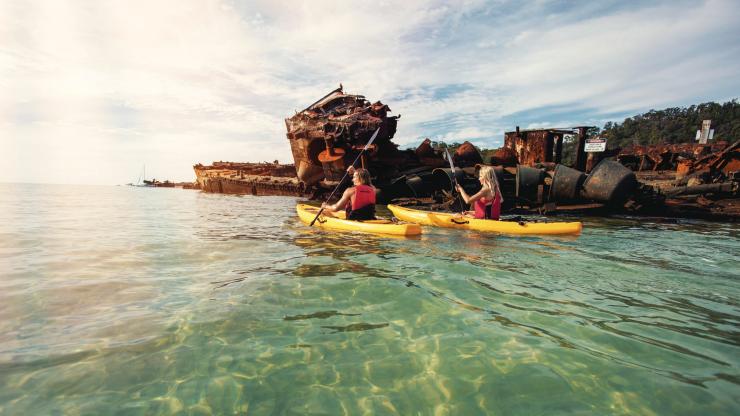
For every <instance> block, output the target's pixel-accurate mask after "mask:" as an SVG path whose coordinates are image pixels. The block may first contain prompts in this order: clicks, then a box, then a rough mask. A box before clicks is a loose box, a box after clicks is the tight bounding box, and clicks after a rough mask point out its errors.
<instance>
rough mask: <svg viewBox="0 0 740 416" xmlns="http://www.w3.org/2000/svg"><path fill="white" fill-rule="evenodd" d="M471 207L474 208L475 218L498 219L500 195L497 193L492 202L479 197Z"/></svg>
mask: <svg viewBox="0 0 740 416" xmlns="http://www.w3.org/2000/svg"><path fill="white" fill-rule="evenodd" d="M473 207H474V208H475V218H477V219H481V220H482V219H488V220H498V219H499V218H500V217H501V195H499V194H498V193H497V194H496V196H495V197H494V198H493V202H492V203H491V202H490V201H489V200H487V199H485V198H481V199H479V200H477V201H475V204H473Z"/></svg>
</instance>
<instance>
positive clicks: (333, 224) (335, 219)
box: [295, 204, 421, 236]
mask: <svg viewBox="0 0 740 416" xmlns="http://www.w3.org/2000/svg"><path fill="white" fill-rule="evenodd" d="M319 209H320V208H319V207H314V206H311V205H306V204H298V205H296V207H295V210H296V212H298V217H299V218H300V219H301V221H302V222H303V223H304V224H311V221H313V219H314V218H315V217H316V214H317V213H318V212H319ZM332 215H333V216H332V217H330V216H328V215H324V214H321V215H319V218H318V219H317V220H316V222H315V223H314V224H313V226H314V227H319V228H324V229H328V230H338V231H359V232H362V233H372V234H386V235H396V236H414V235H420V234H421V226H419V225H418V224H403V223H396V222H393V221H390V220H369V221H350V220H346V219H344V212H335V213H333V214H332Z"/></svg>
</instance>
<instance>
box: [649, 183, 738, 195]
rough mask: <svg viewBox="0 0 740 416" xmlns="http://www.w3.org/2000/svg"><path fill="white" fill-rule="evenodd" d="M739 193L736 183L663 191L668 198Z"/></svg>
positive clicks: (680, 187)
mask: <svg viewBox="0 0 740 416" xmlns="http://www.w3.org/2000/svg"><path fill="white" fill-rule="evenodd" d="M735 192H737V187H736V185H735V182H721V183H708V184H703V185H693V186H676V187H673V188H669V189H666V190H664V191H663V194H665V195H666V196H677V195H703V194H710V193H715V194H716V193H722V194H731V193H735Z"/></svg>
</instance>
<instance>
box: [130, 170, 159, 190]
mask: <svg viewBox="0 0 740 416" xmlns="http://www.w3.org/2000/svg"><path fill="white" fill-rule="evenodd" d="M156 182H157V181H156V179H152V180H151V181H148V180H146V165H144V166H143V167H142V169H141V173H140V174H139V179H137V180H136V183H129V184H128V185H129V186H136V187H142V188H148V187H153V186H156V185H155V183H156Z"/></svg>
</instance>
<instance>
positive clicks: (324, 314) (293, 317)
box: [283, 311, 360, 321]
mask: <svg viewBox="0 0 740 416" xmlns="http://www.w3.org/2000/svg"><path fill="white" fill-rule="evenodd" d="M359 315H360V314H359V313H342V312H337V311H319V312H314V313H309V314H305V315H287V316H285V317H284V318H283V320H284V321H300V320H302V319H314V318H317V319H326V318H331V317H332V316H359Z"/></svg>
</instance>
